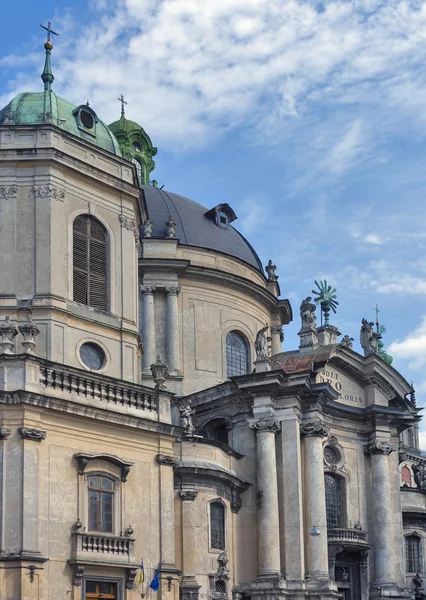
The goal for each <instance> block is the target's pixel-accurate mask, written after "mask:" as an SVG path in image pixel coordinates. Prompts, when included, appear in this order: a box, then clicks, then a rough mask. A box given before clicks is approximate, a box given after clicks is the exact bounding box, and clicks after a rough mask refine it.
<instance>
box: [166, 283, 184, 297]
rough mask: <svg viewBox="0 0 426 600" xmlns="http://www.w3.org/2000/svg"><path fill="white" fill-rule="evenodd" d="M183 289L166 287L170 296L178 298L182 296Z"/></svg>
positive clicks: (178, 286)
mask: <svg viewBox="0 0 426 600" xmlns="http://www.w3.org/2000/svg"><path fill="white" fill-rule="evenodd" d="M181 289H182V288H181V287H180V285H171V286H169V287H166V294H168V295H169V296H178V295H179V294H180V291H181Z"/></svg>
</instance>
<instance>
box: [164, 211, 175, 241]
mask: <svg viewBox="0 0 426 600" xmlns="http://www.w3.org/2000/svg"><path fill="white" fill-rule="evenodd" d="M166 225H167V237H168V238H175V237H176V221H175V220H174V218H173V217H172V215H169V220H168V221H167V222H166Z"/></svg>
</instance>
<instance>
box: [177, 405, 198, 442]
mask: <svg viewBox="0 0 426 600" xmlns="http://www.w3.org/2000/svg"><path fill="white" fill-rule="evenodd" d="M179 412H180V426H181V427H183V428H184V429H185V436H186V437H191V436H192V435H194V432H195V427H194V424H193V422H192V418H193V416H194V410H193V409H192V408H191V403H190V402H186V404H183V405H182V406H179Z"/></svg>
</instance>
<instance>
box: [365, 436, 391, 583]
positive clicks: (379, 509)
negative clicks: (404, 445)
mask: <svg viewBox="0 0 426 600" xmlns="http://www.w3.org/2000/svg"><path fill="white" fill-rule="evenodd" d="M397 447H398V445H397V444H391V443H389V442H379V441H375V442H373V443H371V444H367V446H365V453H366V454H367V455H369V456H371V479H372V485H373V488H374V489H372V494H371V502H372V505H373V534H374V544H373V548H374V564H375V577H374V585H376V586H382V585H384V584H388V585H392V584H393V585H395V578H394V566H393V553H392V547H393V519H392V503H391V495H390V493H391V491H390V480H389V464H388V456H389V454H390V453H391V452H393V451H394V450H396V449H397Z"/></svg>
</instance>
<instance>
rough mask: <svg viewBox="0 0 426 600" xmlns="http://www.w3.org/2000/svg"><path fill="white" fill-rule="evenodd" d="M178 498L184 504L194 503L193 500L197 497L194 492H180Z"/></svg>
mask: <svg viewBox="0 0 426 600" xmlns="http://www.w3.org/2000/svg"><path fill="white" fill-rule="evenodd" d="M179 494H180V497H181V498H182V500H183V501H184V502H185V500H186V501H187V502H194V500H195V498H196V497H197V496H198V492H197V491H196V490H180V492H179Z"/></svg>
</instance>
